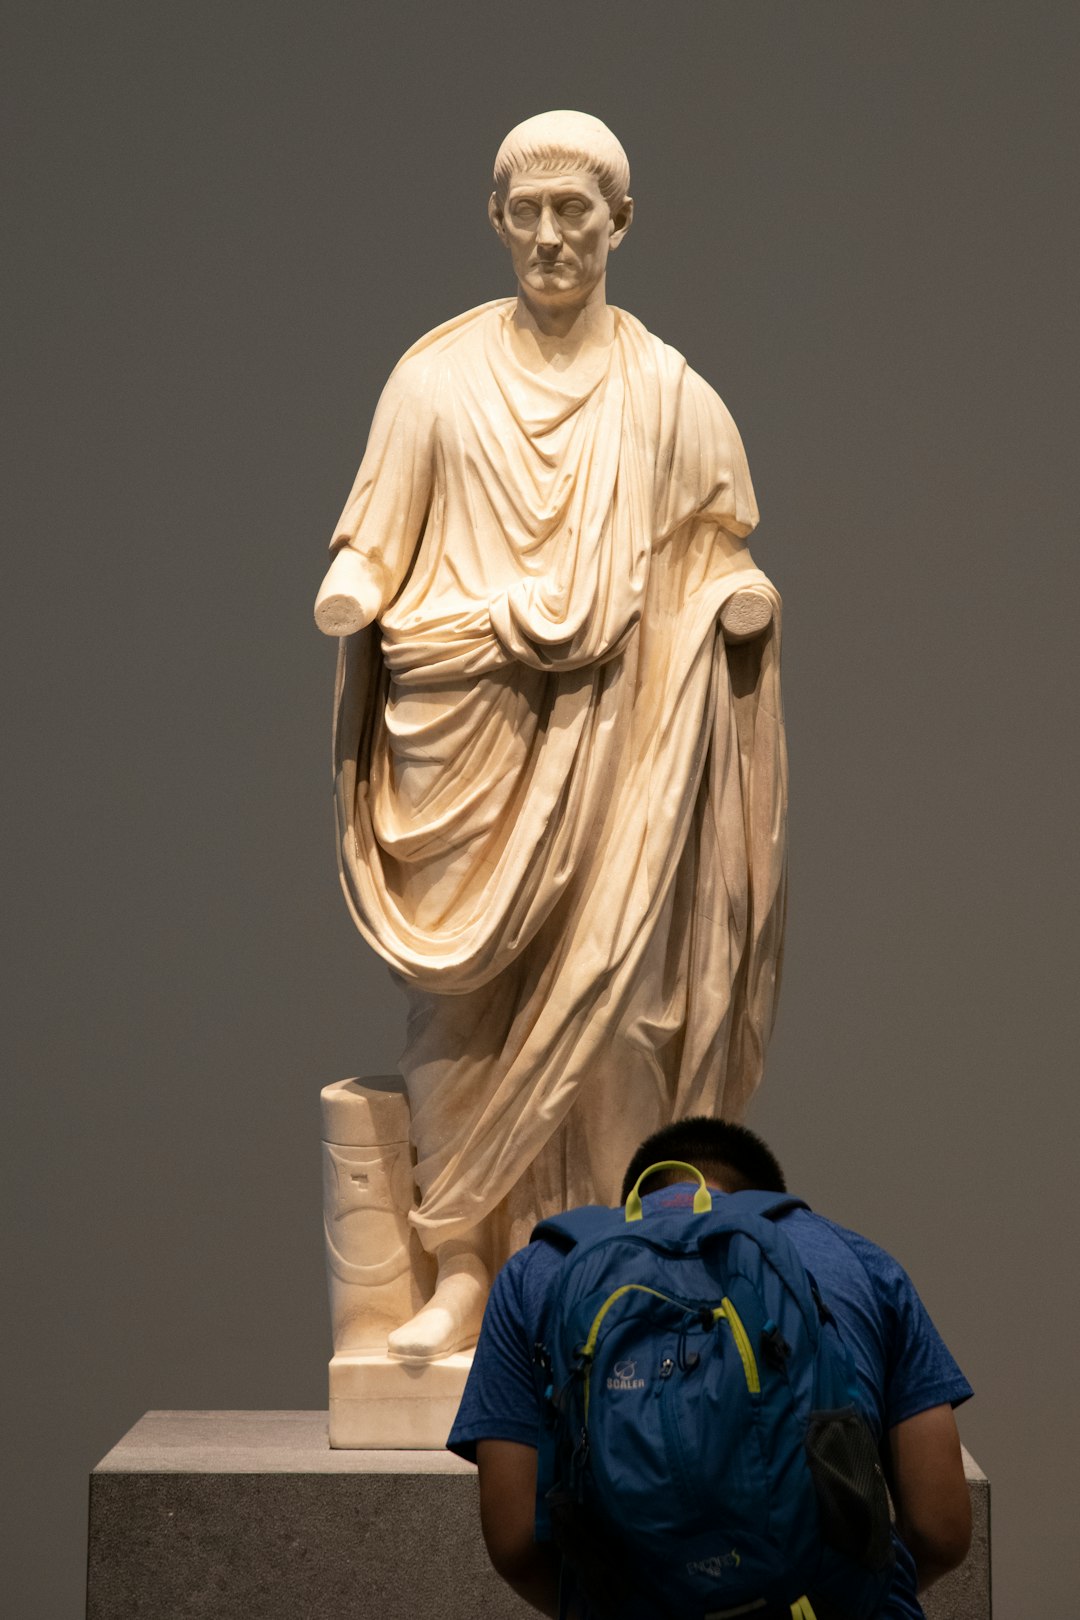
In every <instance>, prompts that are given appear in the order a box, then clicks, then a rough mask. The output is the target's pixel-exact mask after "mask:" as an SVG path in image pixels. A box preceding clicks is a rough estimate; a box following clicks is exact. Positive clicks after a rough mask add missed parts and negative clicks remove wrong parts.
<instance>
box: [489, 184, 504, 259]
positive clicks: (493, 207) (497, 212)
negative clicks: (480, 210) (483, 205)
mask: <svg viewBox="0 0 1080 1620" xmlns="http://www.w3.org/2000/svg"><path fill="white" fill-rule="evenodd" d="M488 219H489V220H490V221H491V228H492V230H493V231H494V232H495V235H496V236H497V237H498V238H499V241H500V242H501V243H502V245H503V247H505V246H506V224H505V222H504V220H503V211H502V208H501V207H500V205H499V199H498V196H497V195H496V193H495V192H494V191H493V192H492V193H491V196H490V197H489V198H488Z"/></svg>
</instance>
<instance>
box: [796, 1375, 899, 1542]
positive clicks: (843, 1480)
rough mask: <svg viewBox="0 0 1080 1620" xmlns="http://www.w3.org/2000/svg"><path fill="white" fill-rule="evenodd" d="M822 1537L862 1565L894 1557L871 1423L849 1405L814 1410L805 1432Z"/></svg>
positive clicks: (886, 1502)
mask: <svg viewBox="0 0 1080 1620" xmlns="http://www.w3.org/2000/svg"><path fill="white" fill-rule="evenodd" d="M806 1450H807V1457H808V1461H809V1464H810V1473H811V1476H812V1478H813V1481H814V1490H815V1491H816V1493H817V1501H818V1510H819V1513H820V1515H821V1536H822V1540H823V1541H824V1542H826V1544H827V1545H828V1546H830V1547H835V1548H836V1549H837V1551H838V1552H842V1553H844V1554H845V1555H846V1556H847V1557H848V1558H850V1559H852V1561H853V1562H854V1563H856V1564H859V1565H861V1566H862V1568H863V1569H870V1570H883V1569H886V1568H887V1567H888V1566H889V1565H890V1564H891V1563H892V1561H893V1557H894V1553H893V1544H892V1533H891V1526H890V1520H889V1496H888V1492H887V1490H886V1488H885V1476H884V1473H883V1472H882V1468H881V1461H880V1458H879V1457H878V1449H877V1445H876V1443H875V1441H874V1436H873V1434H872V1433H871V1432H870V1426H869V1424H868V1423H867V1422H866V1419H865V1418H864V1417H863V1416H862V1415H861V1413H859V1412H855V1411H853V1410H852V1409H851V1408H850V1407H848V1408H845V1409H843V1410H841V1411H838V1412H815V1413H813V1414H812V1416H811V1418H810V1423H809V1426H808V1428H807V1432H806Z"/></svg>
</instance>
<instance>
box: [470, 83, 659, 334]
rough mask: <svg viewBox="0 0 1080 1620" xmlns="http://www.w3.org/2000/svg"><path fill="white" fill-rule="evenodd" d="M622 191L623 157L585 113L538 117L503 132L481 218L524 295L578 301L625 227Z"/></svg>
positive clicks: (627, 204) (627, 213) (627, 206)
mask: <svg viewBox="0 0 1080 1620" xmlns="http://www.w3.org/2000/svg"><path fill="white" fill-rule="evenodd" d="M629 185H630V165H629V163H628V162H627V160H626V153H625V152H624V151H623V149H622V147H621V146H620V144H619V142H618V141H617V140H616V139H615V136H614V135H613V134H612V133H611V131H610V129H608V127H607V125H606V124H602V123H601V122H600V120H599V118H592V117H590V115H589V114H588V113H580V112H568V111H563V112H547V113H539V114H538V115H537V116H536V117H535V118H527V119H526V120H525V122H524V123H523V124H518V125H517V126H516V127H515V128H514V129H512V130H511V131H510V133H509V135H508V136H507V137H506V139H505V140H504V141H503V143H502V145H501V146H500V148H499V152H498V156H497V157H496V159H495V190H494V191H493V192H492V194H491V199H490V201H489V203H488V216H489V218H490V220H491V223H492V225H493V226H494V228H495V230H496V232H497V233H498V236H499V239H500V241H502V242H503V244H504V245H505V246H506V247H507V248H508V249H509V252H510V257H511V260H512V261H513V265H514V271H515V273H516V275H517V278H518V281H519V283H520V284H521V286H522V289H523V290H524V291H525V292H526V293H527V294H528V295H530V296H531V297H533V298H536V299H539V300H540V301H541V302H545V303H553V304H563V305H566V304H569V305H573V304H576V303H584V302H585V300H586V299H587V298H588V297H589V296H590V295H591V294H592V292H593V291H594V289H595V288H596V286H597V285H598V283H599V282H601V281H602V280H603V277H604V272H605V269H606V266H607V256H608V254H609V253H611V252H613V251H614V249H615V248H617V247H618V245H619V243H620V242H621V241H622V239H623V237H624V236H625V235H626V232H627V231H628V230H629V228H630V221H631V219H632V217H633V211H634V203H633V199H632V198H631V197H630V196H628V194H627V193H628V189H629Z"/></svg>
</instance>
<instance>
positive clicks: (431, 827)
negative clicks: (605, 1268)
mask: <svg viewBox="0 0 1080 1620" xmlns="http://www.w3.org/2000/svg"><path fill="white" fill-rule="evenodd" d="M505 316H506V306H505V305H502V304H500V305H495V306H489V307H487V308H485V309H484V310H482V311H479V312H474V313H473V314H472V316H471V317H463V318H462V319H461V320H460V321H458V322H455V323H451V324H450V327H449V328H442V329H440V330H439V332H437V333H435V334H432V335H430V337H429V339H427V340H422V342H421V344H420V345H417V346H416V348H415V349H414V350H413V351H410V355H409V356H406V358H405V360H404V361H403V362H402V365H401V367H399V368H398V371H397V372H396V373H395V376H394V378H392V379H391V384H390V385H388V389H387V392H386V394H385V395H384V399H383V401H382V402H381V404H380V410H379V413H378V414H377V418H376V424H375V426H374V427H373V432H372V438H371V441H370V442H369V447H368V452H367V454H366V456H365V459H364V465H363V466H362V467H361V472H360V475H359V476H358V479H357V485H356V487H355V489H354V492H353V496H352V497H350V504H349V505H348V506H347V507H346V511H345V513H344V514H343V519H342V524H341V525H340V526H339V530H338V532H337V536H336V543H337V544H349V545H351V546H353V547H354V549H356V550H357V551H358V553H360V554H361V555H363V556H365V557H369V558H370V559H371V560H372V561H371V566H372V572H373V578H377V579H378V578H379V577H380V573H381V579H382V585H383V589H384V593H385V596H386V607H385V610H384V612H383V615H382V620H381V627H380V631H381V633H380V631H376V630H374V629H373V630H369V631H365V632H361V633H360V634H359V635H357V636H354V637H351V638H349V639H348V640H347V641H346V642H344V643H343V644H342V648H341V655H340V659H339V674H338V687H337V696H336V705H335V707H336V720H335V773H336V801H337V815H338V831H339V852H340V860H341V873H342V882H343V887H344V890H345V893H346V897H347V899H348V902H349V904H350V907H351V909H352V913H353V916H354V918H355V920H356V922H357V925H358V926H359V927H360V929H361V931H362V932H363V933H364V934H365V936H366V937H367V938H368V939H369V941H370V942H371V943H372V944H373V945H374V946H375V948H376V949H377V950H378V951H379V952H380V953H381V954H382V955H383V956H384V957H385V959H386V960H387V961H388V962H389V963H390V965H391V967H392V968H393V969H394V970H395V972H396V973H397V974H399V975H400V977H401V978H402V979H403V981H404V982H405V984H406V986H407V987H409V989H410V996H411V1006H412V1010H411V1014H410V1023H409V1037H408V1044H407V1048H406V1052H405V1056H404V1059H403V1072H404V1073H405V1077H406V1081H407V1083H408V1087H409V1094H410V1102H411V1105H412V1111H413V1132H414V1139H415V1141H416V1147H417V1155H418V1166H417V1179H418V1182H419V1185H420V1189H421V1202H420V1208H419V1210H418V1211H417V1212H416V1215H415V1219H416V1222H417V1225H418V1226H419V1227H420V1231H421V1236H422V1237H423V1239H424V1241H425V1243H427V1244H428V1245H429V1246H432V1247H434V1246H436V1245H437V1244H438V1242H440V1241H442V1240H444V1239H446V1238H449V1237H453V1236H457V1235H461V1234H463V1233H465V1232H467V1231H469V1230H470V1229H472V1228H473V1227H475V1226H476V1225H477V1223H479V1222H481V1221H483V1220H484V1219H485V1217H487V1216H490V1215H491V1213H492V1211H494V1210H495V1209H496V1208H497V1206H499V1205H500V1204H502V1203H503V1202H504V1201H506V1200H507V1199H511V1200H512V1198H513V1193H514V1188H515V1186H516V1185H518V1184H520V1183H522V1182H523V1180H525V1179H527V1176H526V1172H527V1170H528V1168H529V1166H533V1165H535V1166H537V1167H540V1169H543V1167H544V1166H545V1164H546V1159H545V1156H546V1157H547V1159H550V1158H551V1155H552V1153H553V1152H554V1151H556V1148H557V1152H558V1155H559V1161H560V1162H559V1167H557V1169H556V1171H555V1172H553V1173H551V1174H549V1173H548V1172H549V1171H550V1170H551V1166H550V1165H548V1166H547V1168H546V1169H544V1176H543V1181H544V1186H545V1187H547V1188H548V1189H549V1192H546V1193H542V1194H538V1195H537V1196H538V1197H539V1198H540V1202H541V1204H542V1203H543V1202H544V1201H545V1200H547V1201H550V1202H559V1201H563V1202H567V1201H580V1199H581V1197H582V1196H584V1197H589V1196H592V1197H597V1196H600V1197H610V1196H613V1193H612V1191H611V1185H610V1184H611V1183H612V1182H613V1181H615V1180H617V1175H616V1171H617V1169H618V1168H620V1167H619V1166H617V1165H616V1158H617V1156H618V1155H617V1152H616V1151H615V1150H614V1149H615V1147H616V1145H617V1146H618V1151H621V1145H622V1144H621V1141H620V1133H619V1131H618V1130H614V1129H613V1130H612V1131H611V1133H610V1135H611V1140H612V1144H613V1152H612V1153H611V1154H608V1155H606V1154H605V1152H604V1150H603V1144H602V1143H601V1144H597V1143H595V1142H593V1143H591V1147H590V1151H589V1153H587V1154H584V1153H579V1154H578V1156H577V1161H576V1162H577V1163H578V1164H580V1165H586V1166H587V1170H586V1172H585V1173H584V1175H581V1174H578V1173H577V1172H576V1171H575V1169H574V1165H575V1155H574V1152H573V1150H570V1151H569V1152H568V1151H567V1149H566V1145H565V1143H564V1144H562V1146H558V1141H559V1134H560V1129H561V1128H563V1127H566V1126H567V1123H568V1122H572V1121H574V1120H575V1119H577V1118H578V1116H581V1122H583V1123H584V1122H586V1115H587V1113H588V1098H589V1095H590V1091H592V1092H593V1093H594V1094H595V1096H596V1097H603V1098H605V1099H607V1102H609V1103H610V1104H611V1106H612V1107H618V1106H619V1100H620V1099H621V1101H622V1103H623V1104H625V1111H626V1115H627V1117H628V1118H630V1119H633V1118H634V1117H640V1119H641V1130H640V1132H639V1133H638V1134H644V1131H645V1130H647V1129H650V1128H653V1127H654V1125H656V1124H662V1123H665V1122H666V1119H668V1118H672V1117H676V1116H677V1115H681V1114H684V1113H686V1112H693V1111H703V1112H719V1111H723V1112H724V1113H726V1114H728V1115H733V1116H738V1114H740V1113H741V1111H742V1109H743V1107H744V1106H745V1103H746V1101H747V1099H748V1097H749V1095H750V1093H751V1092H752V1090H753V1088H754V1086H755V1085H756V1083H757V1080H758V1079H759V1078H760V1074H761V1067H762V1062H763V1056H764V1048H765V1043H766V1041H767V1039H768V1034H769V1030H770V1028H771V1023H772V1017H773V1009H774V1002H775V993H776V987H777V979H778V974H779V966H780V956H781V943H782V933H783V914H784V827H783V814H784V805H785V802H786V762H785V754H784V739H783V720H782V712H781V706H780V691H779V601H778V599H776V597H775V592H772V594H773V597H774V606H775V614H774V622H773V627H772V629H771V630H770V631H769V633H768V634H766V635H765V636H764V637H761V638H758V639H757V640H756V641H754V642H752V643H748V644H746V646H743V647H737V648H728V647H726V646H725V644H724V641H723V637H722V634H721V633H720V631H719V629H718V627H717V617H718V614H719V612H720V609H721V608H722V606H723V604H724V602H725V601H726V600H727V598H728V596H729V595H730V594H731V593H732V592H733V591H735V590H737V589H739V588H740V587H742V586H744V585H747V584H757V585H760V586H762V587H763V588H765V589H767V590H769V591H770V592H771V591H772V587H771V586H769V584H768V581H767V580H765V578H764V576H763V575H762V574H760V573H759V572H758V570H757V569H756V568H755V567H754V565H753V563H752V560H751V558H750V556H749V553H748V552H747V551H746V549H745V547H744V546H743V544H742V540H743V538H744V537H745V534H746V533H748V532H749V529H750V528H751V527H752V526H753V522H754V520H755V518H756V508H755V507H754V504H753V492H752V488H751V486H750V481H749V474H748V473H747V471H746V465H745V458H744V457H743V454H742V447H741V443H740V442H739V439H738V434H737V432H736V431H735V429H734V425H733V424H732V423H731V421H730V417H728V416H727V413H726V412H725V411H724V409H723V407H722V405H721V404H720V402H719V400H718V399H717V398H716V396H715V394H713V393H712V391H711V389H708V387H707V385H705V384H704V383H703V382H702V381H701V379H700V378H696V377H695V375H694V373H692V372H691V371H690V370H689V368H688V367H686V365H685V362H684V361H682V358H681V356H678V355H675V354H674V351H671V350H668V349H665V348H664V346H663V345H661V344H659V343H657V341H656V340H655V339H653V338H651V337H649V335H648V334H647V333H646V332H645V331H644V329H643V328H641V327H640V326H639V324H638V323H636V322H633V321H632V320H631V318H630V317H626V316H620V318H619V324H618V329H617V339H616V344H615V346H614V348H615V352H614V353H613V355H612V356H611V357H610V359H609V362H608V364H607V365H606V367H605V368H602V369H601V370H599V371H598V373H597V374H596V375H595V376H594V377H592V378H588V379H586V386H585V387H583V388H582V387H580V386H579V392H578V394H577V395H573V394H571V393H570V391H569V390H568V389H566V388H561V387H560V386H559V384H558V381H557V380H556V382H555V383H554V384H551V383H550V381H547V380H545V381H543V382H542V383H538V382H537V380H536V379H534V378H531V377H530V376H529V375H527V374H525V373H523V372H522V371H521V369H520V368H517V367H516V366H515V365H514V363H513V362H512V359H511V357H510V355H509V353H508V351H506V349H505V348H504V347H501V346H500V345H501V329H500V323H501V322H503V321H504V320H505ZM403 373H404V376H403ZM605 1106H607V1104H605ZM587 1122H588V1124H589V1128H590V1130H591V1131H592V1132H593V1133H594V1134H595V1133H596V1131H597V1129H598V1126H597V1122H596V1121H595V1120H594V1119H589V1120H588V1121H587ZM553 1144H555V1145H556V1147H553ZM609 1160H610V1162H609ZM540 1169H538V1171H537V1173H538V1175H539V1173H540ZM616 1190H617V1187H616ZM547 1212H548V1211H547V1210H546V1209H545V1208H542V1207H538V1206H537V1203H536V1198H535V1197H534V1199H533V1207H532V1209H531V1211H530V1210H526V1216H528V1215H529V1214H530V1213H531V1214H533V1215H540V1214H543V1213H547ZM523 1218H524V1217H523Z"/></svg>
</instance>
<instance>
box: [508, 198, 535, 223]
mask: <svg viewBox="0 0 1080 1620" xmlns="http://www.w3.org/2000/svg"><path fill="white" fill-rule="evenodd" d="M510 212H511V213H512V214H513V216H514V218H515V219H516V220H520V222H521V223H522V225H531V224H532V222H533V220H535V219H538V218H539V217H540V210H539V208H537V206H536V204H535V203H532V202H516V203H515V204H514V206H513V207H512V208H511V210H510Z"/></svg>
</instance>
